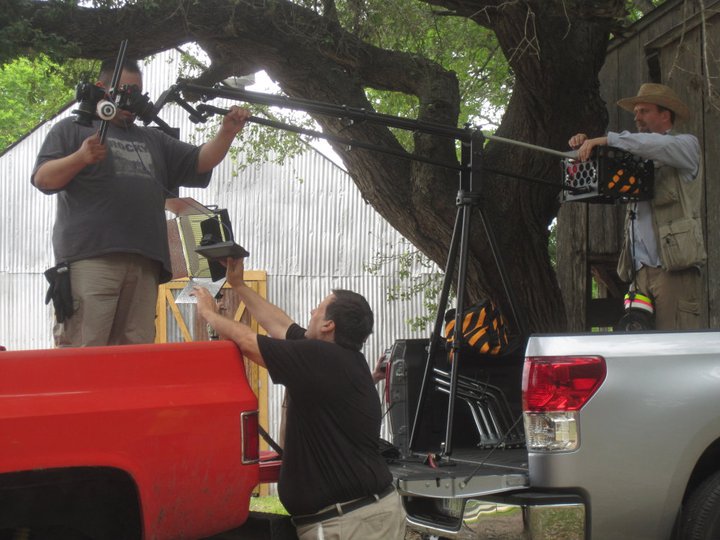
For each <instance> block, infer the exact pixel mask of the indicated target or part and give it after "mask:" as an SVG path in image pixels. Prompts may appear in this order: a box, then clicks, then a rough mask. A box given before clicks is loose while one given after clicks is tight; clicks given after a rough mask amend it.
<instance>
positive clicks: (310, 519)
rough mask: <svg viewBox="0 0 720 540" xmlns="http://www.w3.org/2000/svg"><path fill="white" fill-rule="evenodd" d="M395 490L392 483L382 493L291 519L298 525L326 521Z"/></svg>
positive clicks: (370, 502)
mask: <svg viewBox="0 0 720 540" xmlns="http://www.w3.org/2000/svg"><path fill="white" fill-rule="evenodd" d="M393 491H395V486H394V485H393V484H390V485H388V487H386V488H385V489H383V490H382V491H381V492H380V493H376V494H373V495H368V496H367V497H363V498H362V499H357V500H354V501H350V502H347V503H344V504H337V505H335V506H333V507H332V508H329V509H328V510H325V511H324V512H318V513H317V514H309V515H306V516H297V517H293V518H291V521H292V523H293V525H295V526H296V527H297V526H299V525H310V524H311V523H319V522H320V521H325V520H326V519H330V518H334V517H338V516H342V515H344V514H347V513H348V512H352V511H353V510H357V509H358V508H362V507H363V506H367V505H368V504H372V503H374V502H377V501H379V500H380V499H382V498H383V497H387V496H388V495H390V494H391V493H392V492H393ZM338 507H339V508H338Z"/></svg>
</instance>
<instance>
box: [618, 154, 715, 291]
mask: <svg viewBox="0 0 720 540" xmlns="http://www.w3.org/2000/svg"><path fill="white" fill-rule="evenodd" d="M702 192H703V170H702V165H701V166H700V169H699V170H698V175H697V177H696V178H695V179H694V180H692V181H686V180H683V179H682V178H680V174H679V173H678V170H677V169H675V168H673V167H667V166H661V167H658V168H656V169H655V196H654V197H653V199H652V201H650V206H651V208H652V223H653V229H654V231H655V238H656V240H657V242H658V254H659V255H660V264H661V266H662V268H663V270H668V271H674V270H684V269H686V268H690V267H692V266H701V265H703V264H704V263H705V260H706V259H707V253H706V252H705V241H704V238H703V230H702V221H701V217H700V202H701V200H702ZM632 210H633V208H632V206H629V208H628V213H627V215H626V216H625V238H624V240H623V246H622V250H621V251H620V259H619V260H618V266H617V272H618V275H619V276H620V279H622V280H623V281H626V282H629V281H632V277H633V260H632V240H631V238H630V236H631V234H630V219H631V218H630V215H631V213H632Z"/></svg>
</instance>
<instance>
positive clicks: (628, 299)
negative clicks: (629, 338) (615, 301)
mask: <svg viewBox="0 0 720 540" xmlns="http://www.w3.org/2000/svg"><path fill="white" fill-rule="evenodd" d="M654 328H655V306H654V305H653V301H652V298H651V297H649V296H645V295H644V294H640V293H638V292H635V291H630V292H628V293H627V294H626V295H625V315H623V316H622V318H621V319H620V321H618V324H617V326H616V327H615V330H616V331H618V332H643V331H645V330H653V329H654Z"/></svg>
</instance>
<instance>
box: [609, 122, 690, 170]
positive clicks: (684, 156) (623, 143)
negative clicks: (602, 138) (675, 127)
mask: <svg viewBox="0 0 720 540" xmlns="http://www.w3.org/2000/svg"><path fill="white" fill-rule="evenodd" d="M607 139H608V144H609V145H610V146H617V147H618V148H621V149H622V150H626V151H628V152H630V153H632V154H635V155H638V156H640V157H642V158H643V159H651V160H653V161H656V162H657V163H660V164H662V165H667V166H668V167H673V168H675V169H679V170H680V171H683V172H685V173H686V175H685V176H686V179H687V180H692V179H693V178H695V176H697V174H698V169H699V168H700V143H699V142H698V140H697V137H695V136H694V135H690V134H687V133H684V134H680V135H671V134H664V133H630V132H628V131H623V132H622V133H614V132H612V131H611V132H608V136H607Z"/></svg>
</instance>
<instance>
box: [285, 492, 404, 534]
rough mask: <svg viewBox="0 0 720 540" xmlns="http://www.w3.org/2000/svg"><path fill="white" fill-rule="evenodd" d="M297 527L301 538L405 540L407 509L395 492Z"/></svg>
mask: <svg viewBox="0 0 720 540" xmlns="http://www.w3.org/2000/svg"><path fill="white" fill-rule="evenodd" d="M296 530H297V536H298V540H402V539H403V538H405V509H404V508H403V506H402V501H401V500H400V495H398V493H397V491H393V492H392V493H390V494H389V495H387V496H385V497H383V498H382V499H380V500H379V501H378V502H376V503H372V504H368V505H366V506H363V507H361V508H358V509H357V510H353V511H352V512H349V513H347V514H344V515H342V516H338V517H334V518H330V519H326V520H325V521H321V522H319V523H311V524H309V525H300V526H298V527H297V528H296Z"/></svg>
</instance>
